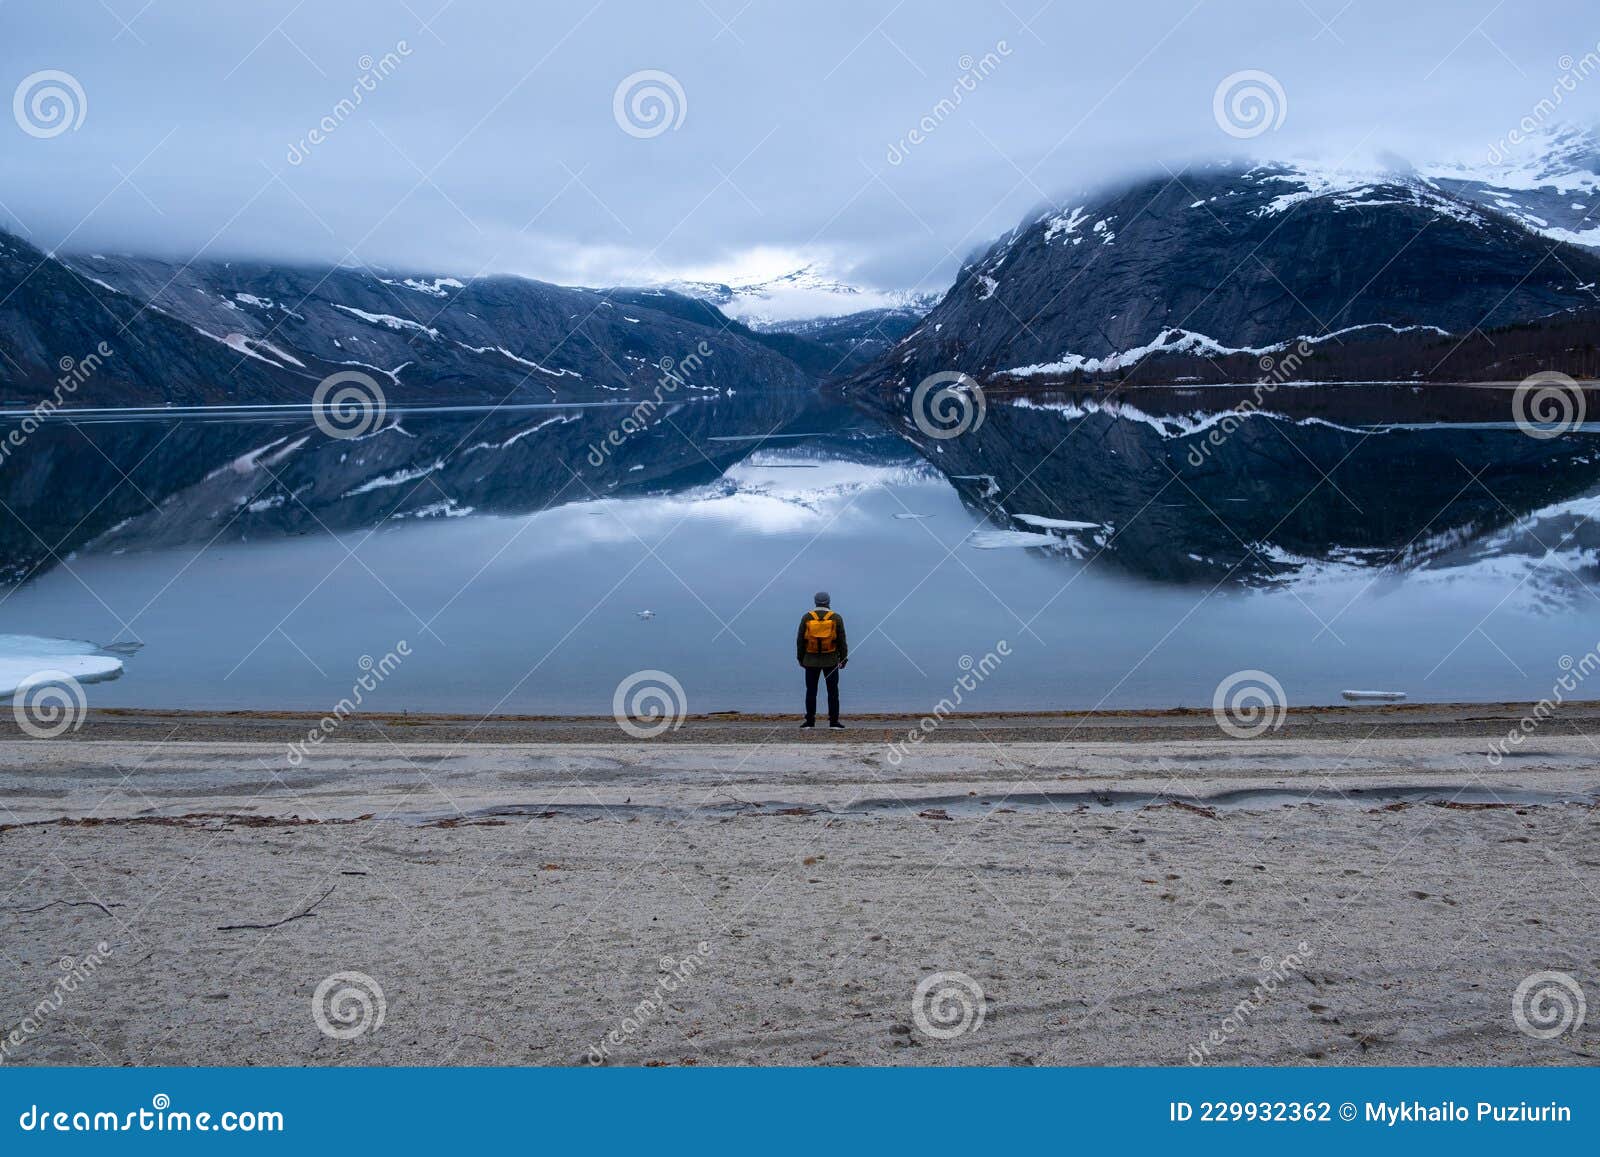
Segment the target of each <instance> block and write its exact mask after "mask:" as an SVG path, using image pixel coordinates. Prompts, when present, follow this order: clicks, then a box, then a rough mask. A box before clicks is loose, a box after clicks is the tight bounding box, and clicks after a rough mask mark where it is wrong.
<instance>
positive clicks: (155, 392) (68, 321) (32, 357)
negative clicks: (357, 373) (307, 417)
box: [0, 232, 315, 405]
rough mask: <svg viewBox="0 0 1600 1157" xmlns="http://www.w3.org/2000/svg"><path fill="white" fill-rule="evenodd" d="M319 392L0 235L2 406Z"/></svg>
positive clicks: (260, 398) (245, 398)
mask: <svg viewBox="0 0 1600 1157" xmlns="http://www.w3.org/2000/svg"><path fill="white" fill-rule="evenodd" d="M80 379H81V380H80ZM314 383H315V379H313V380H312V383H311V384H310V385H308V384H305V383H303V382H302V381H301V379H300V377H299V375H298V374H296V373H294V372H291V371H289V370H287V369H285V368H284V367H283V366H282V365H278V364H276V363H267V362H265V361H264V360H261V359H243V358H241V357H240V355H239V354H238V352H237V351H235V350H231V349H229V348H228V347H227V346H226V345H225V344H223V343H221V342H219V341H212V340H208V339H207V338H206V337H204V336H203V335H200V334H198V333H197V332H196V331H195V329H194V327H193V326H191V325H188V324H187V323H185V322H183V321H180V320H179V319H177V318H174V317H170V316H168V315H167V314H165V313H163V312H161V311H159V310H155V309H149V308H146V306H145V304H144V303H143V302H142V301H140V300H138V299H137V298H135V297H132V296H130V295H128V294H124V293H119V292H118V291H116V290H115V289H112V288H111V287H109V286H106V285H99V284H95V283H94V282H92V281H91V280H87V279H85V278H84V277H83V276H82V275H80V274H78V273H76V272H75V271H73V270H72V269H70V268H69V267H67V266H66V265H63V264H62V263H61V262H60V261H57V260H55V259H54V258H52V257H49V256H46V255H45V254H44V253H42V252H40V251H39V250H38V249H36V248H34V247H33V246H32V245H29V244H28V243H27V242H25V241H23V240H21V239H20V238H17V237H13V236H11V235H10V234H7V233H3V232H0V400H4V401H7V402H26V403H30V404H31V403H33V402H36V401H39V400H41V399H54V398H56V397H58V396H59V398H60V399H61V400H62V401H63V402H64V403H65V404H68V405H84V404H89V403H109V404H134V403H150V402H162V401H173V402H181V403H204V402H226V401H236V402H268V401H276V400H281V399H283V398H286V397H291V396H300V397H304V396H309V394H310V392H311V385H314Z"/></svg>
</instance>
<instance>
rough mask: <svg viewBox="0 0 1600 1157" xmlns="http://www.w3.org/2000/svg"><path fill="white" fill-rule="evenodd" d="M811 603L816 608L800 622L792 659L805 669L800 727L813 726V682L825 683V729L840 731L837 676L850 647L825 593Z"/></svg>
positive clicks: (814, 683)
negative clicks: (826, 685) (813, 603)
mask: <svg viewBox="0 0 1600 1157" xmlns="http://www.w3.org/2000/svg"><path fill="white" fill-rule="evenodd" d="M813 601H814V602H815V603H816V606H815V607H814V608H812V609H811V610H809V611H807V612H806V614H805V617H804V618H803V619H801V620H800V633H799V634H797V635H796V636H795V641H794V648H795V658H797V659H799V660H800V665H801V666H802V667H804V668H805V669H806V721H805V722H804V723H802V724H801V725H800V726H801V727H815V726H816V725H817V680H819V679H826V680H827V682H828V726H829V727H832V728H836V729H838V730H840V731H842V730H844V724H843V723H840V722H839V672H840V671H841V670H843V669H844V665H845V663H846V662H847V661H848V659H849V656H850V645H849V644H848V643H847V642H845V637H844V618H843V616H841V615H840V614H839V613H838V612H837V611H835V610H833V609H832V608H831V607H830V606H829V598H828V592H827V591H818V592H817V594H816V597H815V599H813Z"/></svg>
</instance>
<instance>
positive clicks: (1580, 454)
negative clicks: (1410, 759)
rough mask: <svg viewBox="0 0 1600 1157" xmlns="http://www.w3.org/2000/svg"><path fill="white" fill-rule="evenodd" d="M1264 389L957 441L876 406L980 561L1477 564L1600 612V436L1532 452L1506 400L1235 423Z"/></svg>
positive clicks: (1095, 412)
mask: <svg viewBox="0 0 1600 1157" xmlns="http://www.w3.org/2000/svg"><path fill="white" fill-rule="evenodd" d="M1251 391H1252V387H1250V386H1238V387H1233V388H1231V389H1230V388H1228V387H1222V386H1217V387H1208V388H1204V389H1194V388H1184V387H1170V388H1166V389H1141V390H1138V391H1129V392H1128V393H1127V394H1119V393H1118V392H1117V391H1114V390H1098V391H1097V390H1094V389H1084V390H1079V391H1034V392H1030V393H1028V394H1026V395H1022V396H1013V395H1010V394H999V395H995V394H991V395H990V396H989V398H988V400H987V406H986V410H985V413H984V417H983V420H982V421H980V422H976V423H974V424H972V425H971V426H970V428H968V429H966V430H964V431H963V432H962V433H961V434H960V436H959V437H949V438H942V439H941V438H938V437H935V436H932V435H930V434H929V433H927V432H926V431H924V430H923V429H921V428H919V426H918V424H917V422H916V421H915V420H914V418H912V417H910V416H908V415H907V414H906V413H905V412H904V410H903V409H902V408H900V407H899V406H898V404H897V399H896V398H894V397H893V396H892V395H865V396H863V397H862V398H860V399H858V401H859V404H860V405H861V406H862V408H863V409H865V410H866V411H867V412H868V413H872V414H875V415H877V416H879V417H881V418H882V419H883V420H885V421H887V422H890V423H894V424H895V425H896V427H897V428H898V429H899V432H900V434H901V436H902V437H903V438H904V439H905V440H906V441H907V442H908V443H910V444H911V445H913V446H914V447H916V448H917V449H918V450H919V451H920V452H921V453H922V454H923V456H924V457H925V458H926V460H927V461H928V462H929V463H930V464H931V465H932V466H933V467H934V468H935V469H937V470H938V471H939V472H940V473H941V474H943V475H945V477H947V478H948V479H949V480H950V482H951V484H952V485H953V486H954V487H955V489H956V490H957V492H958V493H959V494H960V495H961V497H962V500H963V501H964V502H965V504H966V505H967V506H968V507H970V508H971V509H973V510H975V511H978V512H981V513H982V514H984V515H986V516H987V518H988V519H989V521H990V522H991V524H992V525H993V527H994V529H993V530H989V531H984V532H979V534H977V535H975V536H974V537H973V539H972V541H971V545H973V546H976V547H988V548H1007V547H1009V548H1032V549H1036V550H1040V551H1044V552H1048V553H1052V554H1056V555H1058V556H1062V557H1065V558H1069V559H1079V560H1094V562H1095V564H1096V565H1101V566H1109V567H1112V568H1114V569H1117V570H1120V571H1122V572H1123V573H1127V574H1132V575H1136V576H1138V577H1141V578H1145V579H1150V580H1153V581H1157V582H1163V583H1197V584H1204V585H1205V586H1210V587H1215V586H1218V585H1246V586H1264V585H1270V584H1278V583H1288V582H1304V581H1310V580H1315V579H1317V578H1318V577H1320V576H1326V575H1332V574H1338V573H1345V574H1349V573H1357V572H1366V573H1369V574H1370V575H1371V576H1372V580H1373V581H1374V582H1377V581H1379V580H1380V578H1381V577H1382V576H1384V575H1391V574H1398V573H1413V572H1429V573H1431V572H1439V573H1441V574H1442V573H1445V572H1451V571H1453V572H1455V573H1462V572H1461V568H1463V567H1476V568H1477V569H1478V571H1479V573H1481V574H1497V575H1499V576H1500V578H1499V581H1500V582H1502V583H1505V582H1506V579H1505V576H1507V575H1510V576H1512V579H1511V582H1510V583H1509V584H1506V585H1517V586H1521V585H1522V584H1521V583H1520V582H1518V581H1517V580H1519V579H1525V580H1527V590H1526V591H1525V592H1524V593H1526V594H1529V595H1532V594H1534V593H1537V594H1538V600H1537V601H1538V602H1539V603H1540V604H1541V605H1545V606H1548V607H1552V608H1553V607H1558V606H1562V605H1565V606H1567V607H1568V608H1569V609H1570V606H1571V605H1573V604H1574V603H1577V604H1580V605H1581V604H1586V603H1587V602H1588V601H1589V600H1590V599H1591V597H1592V596H1591V595H1590V594H1589V592H1588V590H1587V589H1586V584H1592V583H1593V582H1595V581H1596V580H1597V579H1600V523H1594V522H1591V521H1590V520H1589V519H1588V518H1586V517H1585V516H1586V515H1588V514H1589V513H1591V512H1594V511H1597V510H1600V435H1597V434H1595V433H1594V432H1591V431H1589V430H1587V429H1577V430H1573V431H1570V432H1568V433H1567V434H1566V435H1565V436H1563V437H1554V438H1543V439H1542V438H1530V437H1528V436H1527V435H1526V434H1524V433H1523V432H1522V431H1521V430H1519V429H1517V428H1516V427H1515V425H1513V424H1512V423H1511V422H1509V421H1506V420H1505V419H1506V414H1507V412H1508V410H1509V408H1510V407H1509V404H1508V400H1507V397H1506V395H1507V394H1508V392H1509V391H1508V390H1507V389H1505V388H1504V387H1500V388H1495V387H1482V386H1466V385H1448V384H1439V385H1437V386H1435V387H1432V388H1429V389H1414V388H1410V387H1406V386H1396V385H1392V384H1367V385H1363V384H1341V385H1337V386H1312V385H1305V386H1296V387H1293V388H1286V389H1283V390H1281V391H1279V392H1278V393H1276V394H1275V395H1273V397H1272V398H1271V400H1270V401H1269V403H1268V406H1269V407H1270V408H1268V409H1259V410H1245V411H1240V410H1237V409H1235V408H1234V407H1235V406H1236V405H1237V404H1238V403H1239V402H1241V401H1244V400H1247V399H1249V397H1250V395H1251ZM1589 399H1590V402H1589V404H1590V406H1591V407H1595V406H1600V401H1597V400H1596V395H1595V394H1594V392H1593V391H1591V392H1590V393H1589ZM1399 480H1403V484H1397V482H1398V481H1399Z"/></svg>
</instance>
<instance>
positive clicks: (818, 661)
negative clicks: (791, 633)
mask: <svg viewBox="0 0 1600 1157" xmlns="http://www.w3.org/2000/svg"><path fill="white" fill-rule="evenodd" d="M824 609H826V608H823V607H813V608H812V610H815V611H820V610H824ZM828 613H829V614H830V615H832V616H833V622H834V627H833V629H834V640H835V641H836V642H837V643H838V649H837V650H834V651H818V652H815V653H813V652H810V651H807V650H806V620H807V619H809V618H810V617H811V611H807V612H806V613H805V614H803V615H801V616H800V630H799V631H798V632H797V633H796V634H795V637H794V653H795V658H797V659H799V660H800V663H801V665H802V666H806V667H837V666H838V665H839V664H841V663H843V662H844V661H845V660H846V659H847V658H849V656H850V644H849V643H848V642H846V641H845V637H844V616H843V615H841V614H840V613H839V612H838V611H833V610H830V611H828Z"/></svg>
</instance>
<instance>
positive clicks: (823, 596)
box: [811, 591, 829, 607]
mask: <svg viewBox="0 0 1600 1157" xmlns="http://www.w3.org/2000/svg"><path fill="white" fill-rule="evenodd" d="M811 600H812V602H814V603H816V604H817V606H819V607H825V606H827V605H828V603H829V599H828V592H827V591H818V592H817V593H816V594H814V595H812V596H811Z"/></svg>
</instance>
